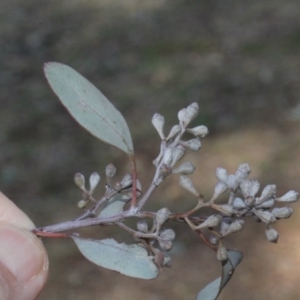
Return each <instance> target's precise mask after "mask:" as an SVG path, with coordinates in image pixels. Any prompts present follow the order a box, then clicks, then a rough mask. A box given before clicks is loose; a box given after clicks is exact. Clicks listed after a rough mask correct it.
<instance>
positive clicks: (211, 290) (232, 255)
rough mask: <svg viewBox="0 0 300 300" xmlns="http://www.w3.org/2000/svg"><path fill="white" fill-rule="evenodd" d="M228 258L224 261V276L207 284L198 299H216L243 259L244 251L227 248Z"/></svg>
mask: <svg viewBox="0 0 300 300" xmlns="http://www.w3.org/2000/svg"><path fill="white" fill-rule="evenodd" d="M227 254H228V259H227V260H226V261H224V262H223V263H222V277H219V278H217V279H216V280H214V281H212V282H211V283H209V284H208V285H206V286H205V287H204V288H203V289H202V290H201V291H200V292H199V293H198V295H197V298H196V300H215V299H217V297H218V296H219V294H220V293H221V291H222V289H223V288H224V287H225V285H226V284H227V283H228V281H229V280H230V279H231V277H232V275H233V272H234V270H235V268H236V266H237V265H238V264H239V263H240V262H241V261H242V259H243V253H242V252H241V251H238V250H232V249H230V250H227Z"/></svg>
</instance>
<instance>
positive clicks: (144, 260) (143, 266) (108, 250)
mask: <svg viewBox="0 0 300 300" xmlns="http://www.w3.org/2000/svg"><path fill="white" fill-rule="evenodd" d="M72 239H73V240H74V242H75V243H76V245H77V247H78V249H79V250H80V252H81V253H82V254H83V255H84V256H85V257H86V258H87V259H88V260H89V261H91V262H93V263H94V264H96V265H98V266H100V267H103V268H106V269H109V270H113V271H116V272H119V273H121V274H124V275H126V276H130V277H135V278H140V279H153V278H155V277H157V275H158V269H157V267H156V265H155V264H154V262H153V259H152V258H151V257H150V256H148V253H147V251H146V250H145V249H144V248H142V247H141V246H138V245H127V244H124V243H122V244H119V243H118V242H116V241H115V240H113V239H105V240H92V239H83V238H80V237H77V236H72Z"/></svg>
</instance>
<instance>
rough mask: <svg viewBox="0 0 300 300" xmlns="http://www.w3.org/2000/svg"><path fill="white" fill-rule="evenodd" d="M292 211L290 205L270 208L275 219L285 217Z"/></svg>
mask: <svg viewBox="0 0 300 300" xmlns="http://www.w3.org/2000/svg"><path fill="white" fill-rule="evenodd" d="M293 211H294V210H293V209H292V208H291V207H280V208H279V207H275V208H274V209H273V210H272V214H273V215H274V216H275V217H276V218H277V219H287V218H289V217H290V216H291V215H292V213H293Z"/></svg>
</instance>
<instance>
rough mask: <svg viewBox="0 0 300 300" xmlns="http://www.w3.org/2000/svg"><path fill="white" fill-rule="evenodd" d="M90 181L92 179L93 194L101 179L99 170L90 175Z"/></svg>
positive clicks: (91, 190) (91, 188) (91, 189)
mask: <svg viewBox="0 0 300 300" xmlns="http://www.w3.org/2000/svg"><path fill="white" fill-rule="evenodd" d="M89 181H90V194H92V193H93V192H94V190H95V188H96V186H97V185H98V183H99V181H100V175H99V174H98V173H97V172H94V173H93V174H92V175H91V176H90V179H89Z"/></svg>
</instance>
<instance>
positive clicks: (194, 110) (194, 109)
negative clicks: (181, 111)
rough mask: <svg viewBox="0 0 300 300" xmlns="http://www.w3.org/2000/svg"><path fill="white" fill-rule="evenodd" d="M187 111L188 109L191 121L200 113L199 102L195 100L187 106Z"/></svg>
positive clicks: (189, 120)
mask: <svg viewBox="0 0 300 300" xmlns="http://www.w3.org/2000/svg"><path fill="white" fill-rule="evenodd" d="M186 111H187V117H188V123H190V122H191V121H192V120H193V119H194V118H195V117H196V116H197V115H198V112H199V105H198V103H197V102H193V103H192V104H190V105H189V106H188V107H187V108H186Z"/></svg>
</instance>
